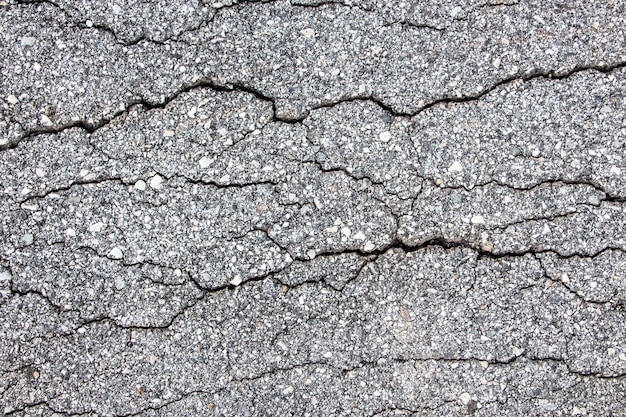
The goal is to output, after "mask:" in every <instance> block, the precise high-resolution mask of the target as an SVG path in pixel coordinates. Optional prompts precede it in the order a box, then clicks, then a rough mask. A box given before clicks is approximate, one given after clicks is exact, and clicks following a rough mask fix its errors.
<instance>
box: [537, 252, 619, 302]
mask: <svg viewBox="0 0 626 417" xmlns="http://www.w3.org/2000/svg"><path fill="white" fill-rule="evenodd" d="M535 259H536V260H537V262H538V263H539V266H540V267H541V269H542V270H543V275H544V277H545V278H547V279H549V280H551V281H553V282H557V283H558V284H560V285H561V286H562V287H563V288H565V290H566V291H568V292H569V293H570V294H572V295H573V296H575V297H576V298H577V299H579V300H581V301H584V302H585V303H589V304H596V305H599V306H606V305H611V306H613V307H616V308H620V307H621V306H620V302H615V296H616V295H617V294H618V291H617V289H614V290H613V294H611V296H610V297H608V298H607V299H605V300H597V299H592V298H589V297H587V296H585V295H584V294H581V293H580V292H578V291H576V290H574V289H573V288H572V287H571V286H570V285H569V284H568V283H566V282H564V281H563V280H562V279H560V278H559V277H556V276H554V275H552V274H548V270H547V268H546V266H545V265H544V261H543V259H542V257H541V256H535Z"/></svg>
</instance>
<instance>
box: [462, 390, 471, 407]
mask: <svg viewBox="0 0 626 417" xmlns="http://www.w3.org/2000/svg"><path fill="white" fill-rule="evenodd" d="M471 400H472V396H471V395H469V393H467V392H464V393H463V394H461V402H463V404H469V402H470V401H471Z"/></svg>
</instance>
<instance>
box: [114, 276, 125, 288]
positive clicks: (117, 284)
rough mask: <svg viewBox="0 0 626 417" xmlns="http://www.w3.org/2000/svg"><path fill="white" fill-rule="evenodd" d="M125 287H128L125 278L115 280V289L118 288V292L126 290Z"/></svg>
mask: <svg viewBox="0 0 626 417" xmlns="http://www.w3.org/2000/svg"><path fill="white" fill-rule="evenodd" d="M124 287H126V281H124V278H122V277H116V278H115V288H117V289H118V290H121V289H124Z"/></svg>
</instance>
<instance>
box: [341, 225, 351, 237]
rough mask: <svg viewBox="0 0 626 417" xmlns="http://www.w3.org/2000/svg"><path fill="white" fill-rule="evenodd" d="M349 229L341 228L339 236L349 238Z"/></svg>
mask: <svg viewBox="0 0 626 417" xmlns="http://www.w3.org/2000/svg"><path fill="white" fill-rule="evenodd" d="M350 233H351V232H350V228H349V227H343V228H341V234H342V235H344V236H345V237H350Z"/></svg>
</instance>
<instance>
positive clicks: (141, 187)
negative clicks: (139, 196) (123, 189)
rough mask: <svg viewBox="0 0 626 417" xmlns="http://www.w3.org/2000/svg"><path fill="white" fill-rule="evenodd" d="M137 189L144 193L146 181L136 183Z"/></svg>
mask: <svg viewBox="0 0 626 417" xmlns="http://www.w3.org/2000/svg"><path fill="white" fill-rule="evenodd" d="M135 189H136V190H139V191H144V190H145V189H146V182H145V181H144V180H139V181H137V182H136V183H135Z"/></svg>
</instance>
